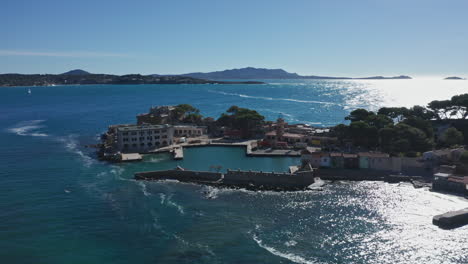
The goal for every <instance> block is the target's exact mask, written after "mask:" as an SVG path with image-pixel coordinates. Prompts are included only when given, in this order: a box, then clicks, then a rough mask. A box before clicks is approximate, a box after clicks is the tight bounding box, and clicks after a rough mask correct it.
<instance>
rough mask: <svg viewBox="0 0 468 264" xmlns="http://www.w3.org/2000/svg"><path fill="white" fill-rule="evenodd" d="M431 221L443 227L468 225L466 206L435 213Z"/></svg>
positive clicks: (452, 227) (450, 227)
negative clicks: (439, 213)
mask: <svg viewBox="0 0 468 264" xmlns="http://www.w3.org/2000/svg"><path fill="white" fill-rule="evenodd" d="M432 223H433V224H434V225H436V226H438V227H440V228H443V229H454V228H458V227H462V226H464V225H468V208H465V209H462V210H459V211H451V212H447V213H445V214H441V215H436V216H434V218H433V219H432Z"/></svg>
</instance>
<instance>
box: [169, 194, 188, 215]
mask: <svg viewBox="0 0 468 264" xmlns="http://www.w3.org/2000/svg"><path fill="white" fill-rule="evenodd" d="M171 198H172V195H171V196H169V197H167V198H166V204H168V205H170V206H172V207H175V208H176V209H177V211H179V213H180V214H185V211H184V207H182V206H181V205H180V204H177V203H176V202H174V201H173V200H171Z"/></svg>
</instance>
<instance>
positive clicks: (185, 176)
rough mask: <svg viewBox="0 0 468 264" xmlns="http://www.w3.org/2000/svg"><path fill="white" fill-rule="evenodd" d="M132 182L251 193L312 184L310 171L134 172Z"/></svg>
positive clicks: (299, 187)
mask: <svg viewBox="0 0 468 264" xmlns="http://www.w3.org/2000/svg"><path fill="white" fill-rule="evenodd" d="M135 179H136V180H178V181H181V182H192V183H199V184H207V185H217V186H226V187H234V188H246V189H251V190H278V191H281V190H288V191H293V190H304V189H306V188H307V187H308V186H309V185H311V184H313V183H314V171H298V172H295V173H293V174H291V173H276V172H262V171H241V170H237V171H236V170H228V171H227V173H225V174H222V173H219V172H207V171H190V170H182V169H175V170H164V171H149V172H139V173H135Z"/></svg>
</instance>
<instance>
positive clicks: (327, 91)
mask: <svg viewBox="0 0 468 264" xmlns="http://www.w3.org/2000/svg"><path fill="white" fill-rule="evenodd" d="M264 81H265V82H266V83H267V84H259V85H240V84H239V85H238V84H233V85H189V84H187V85H83V86H49V87H2V88H0V263H35V264H36V263H47V264H54V263H57V264H58V263H60V264H62V263H68V264H73V263H76V264H83V263H96V264H97V263H99V264H103V263H115V264H119V263H122V264H123V263H140V264H145V263H191V264H192V263H307V264H309V263H337V264H338V263H376V264H382V263H426V264H430V263H434V264H435V263H437V264H439V263H460V264H461V263H468V226H465V227H462V228H458V229H454V230H442V229H439V228H437V227H436V226H434V225H432V217H433V216H434V215H437V214H441V213H445V212H447V211H450V210H458V209H462V208H466V207H468V200H466V199H464V198H462V197H458V196H453V195H448V194H440V193H434V192H431V191H429V190H427V189H424V188H422V189H415V188H413V187H412V186H411V185H408V184H405V183H401V184H389V183H383V182H354V183H353V182H335V183H332V184H329V185H326V186H325V187H324V188H323V190H322V191H300V192H270V191H260V192H254V191H247V190H243V189H240V190H234V189H218V188H213V187H209V186H200V185H195V184H187V183H178V182H174V181H164V182H143V181H135V180H133V174H134V173H135V172H138V171H146V170H158V169H170V168H174V167H176V166H182V167H184V168H187V169H196V170H213V166H221V170H222V171H225V170H226V169H229V168H230V169H244V170H248V169H251V170H263V171H286V170H287V169H288V166H291V165H295V164H298V163H299V160H298V158H278V157H275V158H268V157H255V158H253V157H246V156H245V154H244V150H243V149H242V148H236V147H231V148H229V147H205V148H190V149H186V150H185V158H184V160H182V161H174V160H172V159H171V157H170V156H168V155H166V154H156V155H146V156H145V157H144V160H143V161H142V162H139V163H126V164H111V163H107V162H102V161H98V160H97V159H96V153H95V149H92V148H87V147H86V145H88V144H95V143H98V142H99V136H100V134H102V133H103V132H105V131H106V129H107V127H108V126H109V125H111V124H124V123H134V122H135V121H136V118H135V116H136V115H137V114H139V113H145V112H147V111H148V109H149V108H150V107H151V106H157V105H174V104H182V103H188V104H192V105H193V106H195V107H197V108H199V109H200V110H201V113H202V114H203V115H205V116H212V117H218V116H219V115H220V114H221V113H223V112H224V111H225V110H226V109H227V108H229V107H230V106H231V105H237V106H240V107H248V108H253V109H255V110H257V111H258V112H259V113H261V114H263V115H264V116H266V118H267V119H268V120H274V119H276V118H277V117H278V116H282V117H284V118H285V119H286V121H287V122H290V123H306V124H310V125H314V126H321V127H326V126H332V125H336V124H339V123H343V122H344V117H345V116H346V115H347V114H348V113H349V112H350V111H351V110H353V109H355V108H358V107H362V108H366V109H370V110H376V109H378V108H379V107H381V106H412V105H415V104H418V105H426V104H427V103H428V102H430V101H431V100H435V99H438V100H443V99H449V98H450V97H451V96H453V95H455V94H461V93H467V92H468V81H444V80H439V79H413V80H264ZM28 89H30V90H31V93H30V94H29V93H28Z"/></svg>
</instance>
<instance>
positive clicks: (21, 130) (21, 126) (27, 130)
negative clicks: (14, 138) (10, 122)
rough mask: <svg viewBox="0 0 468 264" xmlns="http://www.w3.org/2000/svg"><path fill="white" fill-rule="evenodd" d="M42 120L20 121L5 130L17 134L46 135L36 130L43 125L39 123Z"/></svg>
mask: <svg viewBox="0 0 468 264" xmlns="http://www.w3.org/2000/svg"><path fill="white" fill-rule="evenodd" d="M44 121H45V120H28V121H22V122H19V123H17V124H16V125H15V126H13V127H11V128H8V129H7V131H8V132H10V133H13V134H16V135H18V136H32V137H47V136H48V135H47V134H45V133H42V132H39V131H37V130H39V129H41V128H44V127H45V126H44V125H41V123H43V122H44Z"/></svg>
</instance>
